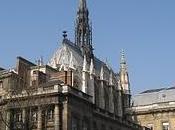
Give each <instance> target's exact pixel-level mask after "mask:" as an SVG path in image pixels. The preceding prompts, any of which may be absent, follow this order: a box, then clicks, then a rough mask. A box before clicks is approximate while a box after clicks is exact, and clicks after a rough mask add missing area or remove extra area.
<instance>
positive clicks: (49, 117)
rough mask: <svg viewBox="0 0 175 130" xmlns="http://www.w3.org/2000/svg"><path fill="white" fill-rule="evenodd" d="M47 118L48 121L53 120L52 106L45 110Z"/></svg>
mask: <svg viewBox="0 0 175 130" xmlns="http://www.w3.org/2000/svg"><path fill="white" fill-rule="evenodd" d="M47 119H48V121H53V120H54V108H53V107H50V108H49V109H48V110H47Z"/></svg>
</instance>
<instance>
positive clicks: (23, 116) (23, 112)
mask: <svg viewBox="0 0 175 130" xmlns="http://www.w3.org/2000/svg"><path fill="white" fill-rule="evenodd" d="M22 122H23V126H24V127H23V128H24V129H25V128H26V110H25V108H23V110H22Z"/></svg>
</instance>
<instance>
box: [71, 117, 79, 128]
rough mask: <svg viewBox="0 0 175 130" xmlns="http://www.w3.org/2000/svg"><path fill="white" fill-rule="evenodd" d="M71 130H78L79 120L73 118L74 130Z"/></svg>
mask: <svg viewBox="0 0 175 130" xmlns="http://www.w3.org/2000/svg"><path fill="white" fill-rule="evenodd" d="M71 130H78V119H77V118H72V129H71Z"/></svg>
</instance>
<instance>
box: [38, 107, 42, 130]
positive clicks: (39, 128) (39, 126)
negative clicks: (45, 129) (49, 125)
mask: <svg viewBox="0 0 175 130" xmlns="http://www.w3.org/2000/svg"><path fill="white" fill-rule="evenodd" d="M37 126H38V127H37V128H38V129H37V130H42V110H41V107H38V125H37Z"/></svg>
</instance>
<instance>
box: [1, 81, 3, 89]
mask: <svg viewBox="0 0 175 130" xmlns="http://www.w3.org/2000/svg"><path fill="white" fill-rule="evenodd" d="M2 88H3V82H2V81H0V89H2Z"/></svg>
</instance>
